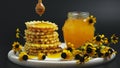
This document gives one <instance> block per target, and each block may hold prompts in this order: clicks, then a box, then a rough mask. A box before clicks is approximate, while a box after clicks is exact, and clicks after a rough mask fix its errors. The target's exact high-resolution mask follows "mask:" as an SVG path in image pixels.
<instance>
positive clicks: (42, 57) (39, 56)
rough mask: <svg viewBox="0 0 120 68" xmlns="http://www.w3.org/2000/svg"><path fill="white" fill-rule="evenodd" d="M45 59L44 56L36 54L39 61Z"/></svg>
mask: <svg viewBox="0 0 120 68" xmlns="http://www.w3.org/2000/svg"><path fill="white" fill-rule="evenodd" d="M45 58H46V56H45V55H44V54H43V53H39V54H38V59H39V60H44V59H45Z"/></svg>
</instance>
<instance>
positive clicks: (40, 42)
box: [24, 21, 62, 56]
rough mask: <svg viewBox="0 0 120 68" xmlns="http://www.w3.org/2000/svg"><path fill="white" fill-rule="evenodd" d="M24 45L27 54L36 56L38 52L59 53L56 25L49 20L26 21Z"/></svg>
mask: <svg viewBox="0 0 120 68" xmlns="http://www.w3.org/2000/svg"><path fill="white" fill-rule="evenodd" d="M25 24H26V27H27V29H26V30H25V40H26V42H25V46H24V50H25V52H26V53H27V54H29V55H33V56H37V55H38V54H39V53H45V54H48V53H50V54H51V53H52V54H55V53H60V52H61V51H62V49H61V48H60V47H59V45H60V41H59V38H58V36H59V34H58V33H57V32H56V30H58V27H57V25H56V24H55V23H52V22H49V21H30V22H26V23H25Z"/></svg>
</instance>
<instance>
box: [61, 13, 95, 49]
mask: <svg viewBox="0 0 120 68" xmlns="http://www.w3.org/2000/svg"><path fill="white" fill-rule="evenodd" d="M95 22H96V18H94V17H93V16H90V15H89V13H88V12H69V13H68V18H67V20H66V21H65V24H64V26H63V28H62V30H63V36H64V40H65V42H66V43H68V42H70V43H72V44H74V47H75V48H78V47H80V46H82V45H84V43H85V42H87V41H89V40H92V39H93V37H94V32H95V27H94V23H95Z"/></svg>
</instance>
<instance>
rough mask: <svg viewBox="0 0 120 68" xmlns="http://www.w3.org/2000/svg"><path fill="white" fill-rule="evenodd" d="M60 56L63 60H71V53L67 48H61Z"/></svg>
mask: <svg viewBox="0 0 120 68" xmlns="http://www.w3.org/2000/svg"><path fill="white" fill-rule="evenodd" d="M61 57H62V58H63V59H64V60H72V59H73V55H72V53H71V52H70V51H69V50H63V52H62V53H61Z"/></svg>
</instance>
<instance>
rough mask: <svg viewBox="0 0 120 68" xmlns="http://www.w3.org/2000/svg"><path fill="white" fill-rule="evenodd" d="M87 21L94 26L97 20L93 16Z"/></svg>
mask: <svg viewBox="0 0 120 68" xmlns="http://www.w3.org/2000/svg"><path fill="white" fill-rule="evenodd" d="M86 21H87V22H88V23H89V24H94V23H96V18H95V17H94V16H93V15H91V16H89V17H88V18H87V19H86Z"/></svg>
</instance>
